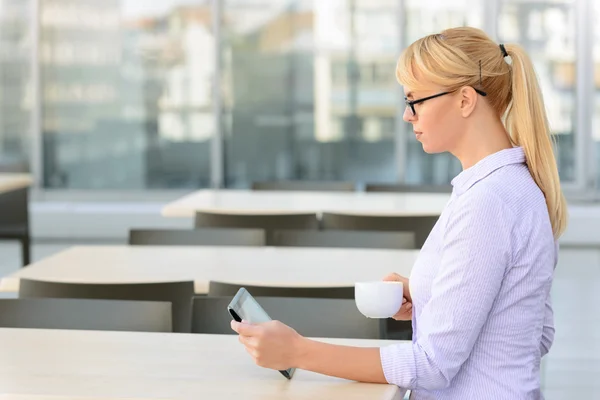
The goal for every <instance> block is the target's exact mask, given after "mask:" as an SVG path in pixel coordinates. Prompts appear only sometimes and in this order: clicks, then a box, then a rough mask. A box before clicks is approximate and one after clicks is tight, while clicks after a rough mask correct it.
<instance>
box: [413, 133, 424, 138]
mask: <svg viewBox="0 0 600 400" xmlns="http://www.w3.org/2000/svg"><path fill="white" fill-rule="evenodd" d="M422 134H423V132H418V131H415V136H416V137H417V139H418V138H419V137H421V135H422Z"/></svg>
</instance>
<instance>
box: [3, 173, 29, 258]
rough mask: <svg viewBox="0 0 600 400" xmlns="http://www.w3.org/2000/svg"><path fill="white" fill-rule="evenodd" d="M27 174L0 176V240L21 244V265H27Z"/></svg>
mask: <svg viewBox="0 0 600 400" xmlns="http://www.w3.org/2000/svg"><path fill="white" fill-rule="evenodd" d="M32 182H33V180H32V178H31V176H30V175H29V174H3V173H2V174H0V239H7V240H18V241H19V242H21V257H22V263H23V265H24V266H25V265H27V264H29V259H30V251H29V250H30V249H29V243H30V235H29V196H28V191H29V186H30V185H31V183H32Z"/></svg>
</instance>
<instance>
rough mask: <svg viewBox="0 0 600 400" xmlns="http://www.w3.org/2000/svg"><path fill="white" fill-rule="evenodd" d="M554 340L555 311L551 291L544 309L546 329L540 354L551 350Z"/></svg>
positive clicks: (543, 332)
mask: <svg viewBox="0 0 600 400" xmlns="http://www.w3.org/2000/svg"><path fill="white" fill-rule="evenodd" d="M552 342H554V312H553V311H552V301H551V296H550V292H548V298H547V299H546V307H545V309H544V330H543V331H542V340H541V342H540V354H541V356H542V357H544V356H545V355H546V354H548V352H549V351H550V347H552Z"/></svg>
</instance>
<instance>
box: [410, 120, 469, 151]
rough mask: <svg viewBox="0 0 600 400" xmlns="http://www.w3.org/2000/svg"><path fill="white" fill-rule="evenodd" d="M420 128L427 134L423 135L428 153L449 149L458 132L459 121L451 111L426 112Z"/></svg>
mask: <svg viewBox="0 0 600 400" xmlns="http://www.w3.org/2000/svg"><path fill="white" fill-rule="evenodd" d="M420 122H421V123H420V124H419V129H421V130H422V131H423V132H425V133H426V134H425V135H423V136H422V137H421V143H422V144H423V150H425V151H426V152H427V153H441V152H444V151H448V150H449V149H450V147H451V145H452V143H453V142H455V140H456V136H457V134H458V130H457V123H458V122H459V121H456V120H455V119H454V118H453V116H452V115H450V114H449V113H445V114H444V113H437V114H428V115H426V114H424V115H423V118H422V119H421V121H420Z"/></svg>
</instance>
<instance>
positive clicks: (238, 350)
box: [0, 328, 403, 400]
mask: <svg viewBox="0 0 600 400" xmlns="http://www.w3.org/2000/svg"><path fill="white" fill-rule="evenodd" d="M321 340H324V341H327V342H332V343H337V344H344V345H350V346H367V347H376V346H382V345H386V344H391V343H392V342H389V341H380V340H354V339H353V340H348V339H321ZM0 354H2V357H0V393H3V394H4V396H0V399H2V400H24V399H29V398H30V399H33V400H52V399H54V398H58V397H57V396H60V398H61V399H64V398H67V399H70V398H73V399H74V398H78V399H90V400H92V399H94V400H99V399H114V400H117V399H118V400H125V399H129V400H134V399H178V400H179V399H181V400H185V399H190V400H191V399H194V400H196V399H223V400H228V399H232V400H233V399H236V400H238V399H244V400H254V399H257V400H258V399H260V400H270V399H278V400H279V399H289V400H296V399H298V400H300V399H302V400H309V399H310V400H312V399H332V400H335V399H344V400H352V399H382V400H383V399H385V400H392V399H394V400H400V399H401V398H402V394H403V393H401V390H400V389H399V388H398V387H397V386H394V385H381V384H365V383H358V382H353V381H347V380H344V379H338V378H332V377H328V376H325V375H319V374H316V373H312V372H308V371H303V370H297V371H296V373H295V374H294V377H293V378H292V379H291V380H289V381H288V380H286V379H285V378H284V377H283V376H281V375H280V374H279V373H278V372H277V371H273V370H269V369H265V368H261V367H258V366H256V365H255V364H254V363H253V361H252V359H251V358H250V356H248V354H247V353H246V351H245V349H244V347H243V346H242V345H241V344H240V343H239V342H238V339H237V336H235V335H200V334H173V333H142V332H94V331H63V330H42V329H39V330H38V329H6V328H5V329H0ZM27 395H31V396H32V397H29V396H27Z"/></svg>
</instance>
